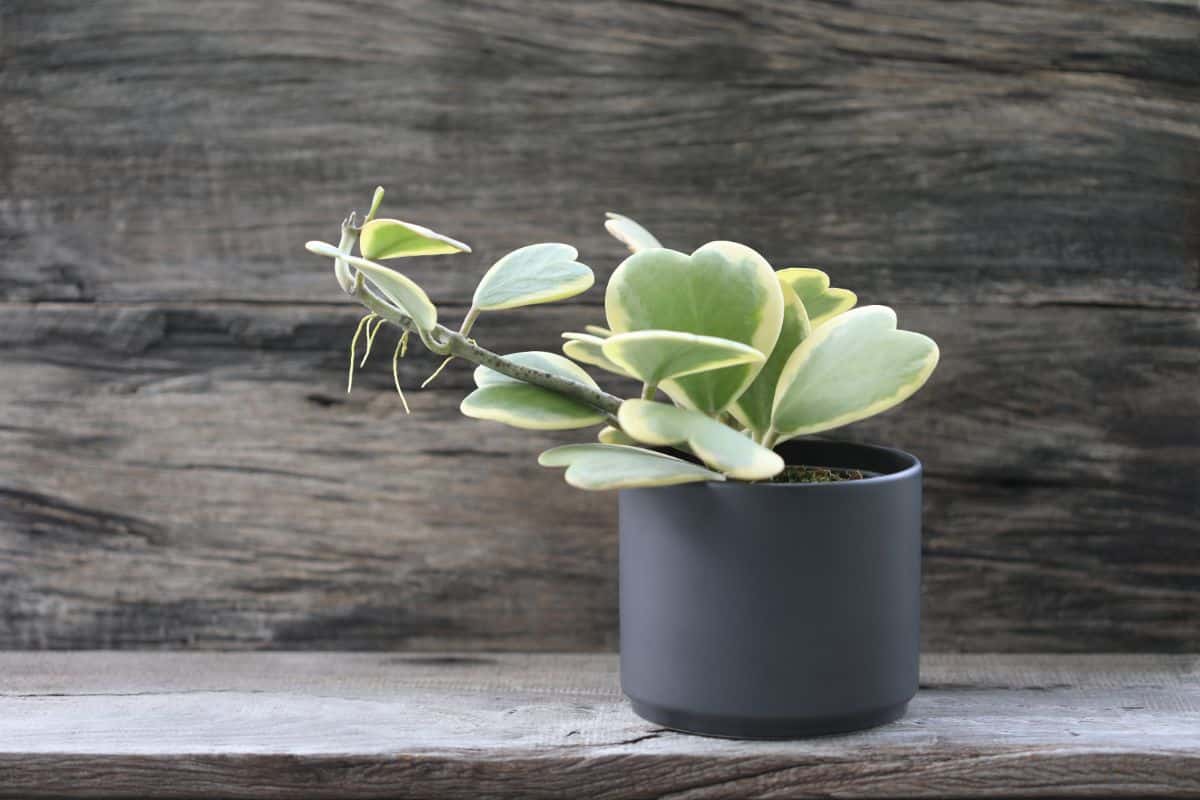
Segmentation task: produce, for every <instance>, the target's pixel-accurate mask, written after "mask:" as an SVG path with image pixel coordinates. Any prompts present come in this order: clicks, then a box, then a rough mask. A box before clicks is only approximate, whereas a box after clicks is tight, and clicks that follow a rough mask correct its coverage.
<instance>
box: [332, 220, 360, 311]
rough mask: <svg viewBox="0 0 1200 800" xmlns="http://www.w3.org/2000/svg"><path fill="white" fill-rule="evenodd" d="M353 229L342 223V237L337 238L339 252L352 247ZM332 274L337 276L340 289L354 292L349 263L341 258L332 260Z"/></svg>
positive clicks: (347, 250)
mask: <svg viewBox="0 0 1200 800" xmlns="http://www.w3.org/2000/svg"><path fill="white" fill-rule="evenodd" d="M354 235H355V234H354V231H353V230H352V229H351V228H350V226H349V225H347V224H345V223H343V224H342V238H341V239H339V240H338V246H337V249H338V250H339V251H340V252H344V253H348V252H350V249H351V248H352V247H354ZM333 275H334V277H335V278H337V282H338V286H341V287H342V291H343V292H345V293H346V294H353V293H354V275H353V274H352V273H351V272H350V265H349V264H347V263H346V262H345V261H343V260H342V259H341V258H335V259H334V260H333Z"/></svg>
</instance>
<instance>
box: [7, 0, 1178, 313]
mask: <svg viewBox="0 0 1200 800" xmlns="http://www.w3.org/2000/svg"><path fill="white" fill-rule="evenodd" d="M0 13H2V14H3V20H2V23H3V24H0V57H2V58H3V62H0V64H2V68H3V72H2V73H0V105H2V106H3V107H4V109H5V113H4V118H3V122H2V123H0V152H3V153H4V155H3V156H2V157H0V238H2V239H3V240H4V241H5V258H4V260H3V262H0V296H3V297H7V298H9V299H28V300H46V299H58V300H70V299H109V300H146V299H156V300H164V301H175V300H179V299H184V298H186V299H217V298H222V299H231V300H241V299H245V298H248V297H250V298H256V299H268V298H270V299H303V300H309V301H317V300H323V299H326V298H328V297H329V284H328V281H327V276H326V275H325V274H324V273H322V272H321V271H319V270H315V269H313V268H311V265H313V264H314V263H315V260H314V259H313V258H312V257H310V256H307V255H306V254H304V253H303V252H302V250H301V247H300V246H301V244H302V243H303V242H304V241H305V240H306V239H310V238H315V237H321V236H324V237H326V238H329V237H335V236H336V223H337V221H338V220H340V219H341V218H342V216H344V214H345V212H346V209H347V207H348V206H351V205H353V204H359V205H360V206H361V205H362V204H365V203H366V202H367V201H368V199H369V193H370V189H371V187H372V186H374V185H375V183H377V182H378V183H383V184H385V185H388V186H390V187H392V188H393V195H392V198H393V199H392V201H391V203H390V207H391V208H393V209H396V210H397V211H398V212H399V213H401V215H402V216H409V217H412V218H414V219H415V220H417V221H420V222H423V223H427V224H430V225H433V226H434V227H437V228H438V229H440V230H444V231H445V232H447V233H448V234H450V235H453V236H456V237H460V238H464V239H466V240H468V241H469V242H471V243H472V244H474V245H475V246H476V247H477V248H478V255H477V256H474V257H463V258H457V259H451V260H446V259H430V260H427V261H423V262H419V263H414V264H413V265H412V269H413V272H414V277H416V278H418V279H419V280H420V281H421V282H422V283H423V284H424V285H426V287H427V288H428V289H430V290H431V291H432V292H433V293H434V294H435V295H436V296H437V297H438V298H440V299H443V300H445V299H447V298H450V297H458V298H465V297H467V296H468V295H469V292H470V291H471V289H472V288H473V285H474V279H475V276H476V275H478V274H479V272H480V267H481V266H483V265H486V264H487V263H488V262H489V261H490V260H492V259H494V258H496V257H497V256H498V255H500V254H502V253H503V252H505V251H506V250H507V249H510V248H512V247H515V246H518V245H522V244H526V243H528V242H530V241H543V240H546V239H565V240H567V241H571V242H574V243H576V244H578V245H579V247H580V249H581V252H582V253H583V256H584V260H585V261H588V262H589V263H592V264H594V265H595V266H597V267H598V268H599V269H600V271H601V275H602V276H603V275H605V274H607V272H608V271H609V270H611V268H612V267H613V266H614V265H615V264H616V263H617V260H618V259H619V257H620V254H621V249H620V247H619V245H617V244H616V243H615V242H613V241H611V240H610V239H608V238H607V237H606V236H605V235H604V233H603V231H602V230H601V228H600V224H599V223H600V221H601V218H602V213H603V212H604V211H605V210H610V209H611V210H620V211H624V212H626V213H629V214H632V215H634V216H635V217H638V218H639V219H642V220H643V221H644V222H646V223H647V224H649V225H650V226H651V228H652V230H655V231H656V232H659V233H661V235H662V238H663V241H664V242H666V243H668V244H671V245H674V246H677V247H680V248H691V247H695V246H697V245H699V244H700V243H702V242H704V241H708V240H710V239H720V238H733V239H737V240H739V241H745V242H747V243H748V244H751V245H754V246H757V247H760V248H761V249H762V250H763V252H764V253H765V254H766V255H767V256H768V257H769V258H770V259H771V260H772V261H773V262H774V263H780V264H786V263H792V262H796V261H802V262H805V263H815V264H820V265H825V266H827V267H828V268H830V269H831V270H832V271H833V272H834V273H835V274H836V275H837V276H838V279H839V280H840V281H841V282H842V285H849V286H853V287H855V288H856V289H862V290H863V291H865V292H866V293H868V294H871V295H877V296H885V297H890V298H893V299H897V300H921V301H925V302H932V301H947V300H951V299H970V300H980V301H988V302H990V301H996V300H1027V299H1031V298H1032V299H1056V300H1060V301H1068V302H1106V303H1117V304H1126V303H1140V302H1144V303H1152V304H1168V305H1173V304H1180V303H1183V304H1188V305H1190V307H1192V308H1195V307H1196V306H1197V298H1196V294H1195V290H1196V289H1197V286H1198V280H1200V239H1198V238H1197V233H1196V230H1197V229H1198V228H1200V113H1198V112H1200V57H1198V56H1197V54H1196V46H1195V43H1196V41H1197V39H1200V11H1197V9H1196V8H1195V5H1194V4H1193V3H1171V2H1143V1H1142V0H1121V1H1120V2H1113V3H1097V2H1093V1H1091V0H1055V2H1051V3H1013V2H970V3H955V4H951V5H949V6H948V5H946V4H945V3H942V2H940V1H939V0H917V1H916V2H910V3H905V4H904V6H903V7H897V6H896V5H895V4H894V3H891V2H889V1H888V0H871V2H863V3H854V4H843V3H832V2H799V3H797V2H792V1H791V0H758V1H757V2H752V3H734V2H698V3H676V2H636V3H635V2H616V1H604V2H583V3H580V2H573V1H571V0H560V1H557V2H544V3H539V4H538V10H537V13H535V14H531V13H530V12H529V9H528V4H527V3H524V2H522V1H521V0H493V1H492V2H487V3H481V2H444V0H407V1H406V2H403V3H398V4H383V5H376V4H366V3H364V4H358V3H353V4H347V3H342V2H336V1H335V0H326V1H320V0H313V1H312V2H306V3H303V4H298V5H290V6H289V7H288V9H287V10H286V11H280V10H279V9H277V8H276V7H275V6H274V5H272V4H269V3H261V2H255V0H220V1H219V2H218V1H216V0H210V2H200V3H197V2H183V1H182V0H173V1H172V2H158V0H95V1H94V2H88V3H77V2H70V1H69V0H37V2H32V1H31V0H30V1H26V2H9V3H5V4H4V7H3V10H2V11H0ZM451 264H452V266H451ZM467 265H470V268H467Z"/></svg>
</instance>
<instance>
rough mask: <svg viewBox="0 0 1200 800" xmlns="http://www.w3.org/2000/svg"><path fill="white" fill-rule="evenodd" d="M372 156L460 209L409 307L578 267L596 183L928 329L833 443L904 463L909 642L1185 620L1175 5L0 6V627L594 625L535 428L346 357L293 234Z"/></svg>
mask: <svg viewBox="0 0 1200 800" xmlns="http://www.w3.org/2000/svg"><path fill="white" fill-rule="evenodd" d="M376 183H382V184H384V185H386V186H388V187H389V188H390V189H391V194H390V195H389V205H388V208H389V209H390V210H391V211H393V212H394V213H395V214H396V215H398V216H403V217H407V218H410V219H414V220H417V221H421V222H424V223H426V224H429V225H432V226H434V227H436V228H438V229H439V230H442V231H445V232H447V233H449V234H451V235H454V236H457V237H460V238H464V239H466V240H467V241H469V242H471V243H472V244H473V245H474V246H475V247H476V252H475V254H473V255H471V256H462V257H456V258H440V259H438V258H435V259H426V260H421V261H414V262H412V263H411V264H406V265H405V266H406V267H411V274H412V275H413V276H414V277H415V278H417V279H418V280H419V281H420V282H421V283H422V284H423V285H425V286H426V287H427V288H428V289H429V291H430V293H431V294H432V295H433V297H434V298H435V300H436V301H438V302H439V303H440V304H441V305H442V307H443V309H444V313H445V315H446V316H447V317H448V318H450V319H456V318H457V317H459V316H461V314H462V312H463V310H464V306H463V304H464V302H465V301H466V300H467V299H468V298H469V296H470V292H471V289H472V288H473V286H474V282H475V280H476V279H477V277H478V275H480V274H481V273H482V271H483V270H484V269H485V268H486V267H487V265H488V264H490V262H491V260H493V259H494V258H496V257H497V256H499V255H501V254H503V253H504V252H507V250H508V249H510V248H512V247H515V246H517V245H520V244H525V243H528V242H531V241H542V240H564V241H569V242H573V243H575V244H577V245H578V246H579V248H580V250H581V252H582V254H583V255H582V257H583V260H585V261H586V262H587V263H590V264H591V265H592V266H594V267H595V268H596V270H597V273H598V275H599V278H600V280H601V282H603V280H604V279H605V278H606V277H607V275H608V274H610V273H611V270H612V269H613V267H614V266H615V265H616V264H617V263H618V262H619V260H620V259H621V257H622V252H621V248H620V246H619V245H618V244H617V243H616V242H614V241H611V240H610V239H608V238H607V237H606V235H605V234H604V233H603V231H602V229H601V225H600V223H601V219H602V214H603V212H604V211H606V210H620V211H623V212H626V213H628V214H631V215H634V216H636V217H638V218H639V219H642V220H643V221H645V222H646V223H647V224H649V225H650V226H651V227H652V228H653V229H654V230H655V231H656V232H658V233H660V234H661V237H662V238H663V239H664V240H665V241H666V242H667V243H668V244H670V245H673V246H676V247H679V248H681V249H683V248H690V247H693V246H695V245H697V244H699V243H701V242H703V241H707V240H709V239H717V238H732V239H738V240H741V241H744V242H746V243H748V244H751V245H753V246H755V247H757V248H759V249H760V250H761V251H762V252H763V253H764V254H766V255H767V256H768V258H770V259H771V260H772V261H773V262H774V263H776V264H777V265H780V266H784V265H795V264H816V265H820V266H823V267H825V268H826V269H827V270H828V271H830V272H831V273H832V274H833V275H834V277H835V280H836V281H837V283H838V284H839V285H844V286H849V287H851V288H854V289H856V290H858V291H859V293H860V295H861V296H862V298H863V300H864V301H865V302H887V303H889V304H891V305H893V306H894V307H895V308H896V309H897V310H898V312H899V314H900V318H901V321H902V323H903V324H905V325H906V326H909V327H912V328H915V329H918V330H922V331H927V332H929V333H930V334H932V335H933V336H934V337H935V338H936V339H937V340H938V341H939V342H940V343H941V345H942V351H943V363H942V366H941V367H940V369H939V371H938V372H937V374H936V375H935V376H934V378H933V380H932V381H931V382H930V384H929V385H928V387H927V388H926V389H925V390H924V391H923V392H922V393H921V394H920V395H919V396H918V397H917V398H914V400H912V401H910V402H909V403H908V404H906V405H905V406H903V407H902V408H900V409H898V410H895V411H893V412H890V413H888V414H886V415H884V416H882V417H880V418H877V419H875V420H872V421H869V422H865V423H861V424H859V425H856V426H852V427H851V428H848V429H846V430H845V431H844V432H843V433H842V435H845V436H848V437H852V438H857V439H865V440H873V441H878V442H885V443H892V444H895V445H898V446H901V447H905V448H909V449H911V450H913V451H915V452H917V453H919V454H920V455H921V456H922V457H923V459H924V460H925V462H926V465H927V469H928V481H927V488H926V493H927V507H926V520H927V525H926V546H925V575H926V577H925V588H924V594H925V605H924V638H925V644H926V646H927V647H928V648H930V649H939V650H974V651H984V650H1000V651H1005V650H1008V651H1013V650H1044V651H1081V650H1135V649H1145V650H1157V651H1182V650H1195V648H1196V644H1197V628H1196V624H1197V623H1196V620H1197V619H1198V618H1200V521H1198V520H1200V500H1198V485H1200V480H1198V479H1200V467H1198V462H1200V421H1198V420H1200V324H1198V313H1197V312H1198V311H1200V11H1198V10H1197V7H1196V5H1195V3H1194V2H1192V1H1191V0H1187V1H1186V2H1145V1H1143V0H1114V2H1086V1H1085V0H1050V1H1049V2H1028V3H1016V2H962V3H945V2H942V1H941V0H910V1H909V2H905V3H895V2H892V1H891V0H860V1H859V2H832V0H830V1H829V2H815V1H809V0H804V1H800V0H759V1H758V2H734V0H688V2H675V1H674V0H672V1H670V2H668V1H667V0H644V1H642V2H631V1H622V2H565V1H564V2H537V3H530V2H522V0H487V2H459V1H451V0H428V1H427V2H422V1H421V0H407V1H406V2H395V3H364V2H330V1H329V0H307V1H306V2H303V3H286V4H282V3H268V2H265V0H259V1H258V2H255V1H254V0H203V1H201V0H189V2H183V1H182V0H89V2H86V3H81V2H74V1H73V0H8V2H3V3H0V354H2V355H0V358H2V359H3V360H2V364H0V647H4V648H74V647H89V648H90V647H116V648H133V647H160V646H161V647H169V648H176V647H178V648H189V647H191V648H213V647H221V648H247V649H249V648H329V649H335V648H364V649H391V648H411V649H443V648H460V649H533V650H588V649H597V648H610V647H613V646H615V631H616V613H615V599H616V598H615V595H616V580H615V564H616V544H615V531H614V522H615V501H616V498H615V497H614V496H613V495H588V494H584V493H580V492H576V491H572V490H568V489H567V488H565V487H564V486H563V484H562V483H561V477H560V476H559V475H558V474H557V473H551V472H547V471H544V470H541V469H540V468H538V467H537V466H536V464H535V462H534V456H535V454H536V453H537V452H538V451H539V450H540V449H542V448H544V447H546V446H547V445H550V444H553V443H557V442H562V441H568V440H570V439H572V438H573V437H572V436H570V435H534V434H527V433H520V432H514V431H510V430H507V429H504V428H501V427H498V426H493V425H488V424H484V423H479V422H475V421H470V420H465V419H463V418H461V417H460V416H459V415H458V414H457V410H456V409H457V403H458V400H459V398H460V397H461V396H462V394H463V391H464V388H465V386H466V384H467V381H468V377H467V373H466V371H465V370H463V369H457V370H451V371H450V373H449V374H447V375H446V376H444V379H443V380H441V381H440V382H439V383H438V384H437V385H436V388H434V389H432V390H430V391H426V392H423V393H416V392H413V393H411V399H412V405H413V411H414V413H413V415H412V416H411V417H405V416H404V414H403V413H402V411H401V410H400V406H399V404H398V402H397V400H396V397H395V395H394V394H393V393H392V392H391V391H390V388H389V386H390V375H389V374H388V370H387V367H386V365H385V364H384V361H385V360H386V359H381V360H380V361H378V362H377V363H375V364H374V366H371V367H368V369H367V370H366V371H365V372H364V373H363V374H362V375H361V377H360V379H359V382H358V388H357V389H356V391H355V393H354V394H353V395H352V396H351V397H349V398H347V397H346V396H345V395H344V393H343V382H344V377H345V376H344V368H345V363H346V362H345V359H346V355H345V346H346V344H347V340H348V337H349V335H350V333H351V332H352V330H353V327H354V324H355V321H356V318H357V314H356V312H355V309H354V308H353V307H351V306H350V305H349V304H348V303H347V302H343V300H342V299H341V298H340V297H339V293H338V291H337V288H336V286H335V285H334V283H333V279H332V275H331V274H330V273H329V270H328V268H327V266H326V264H325V263H323V262H322V261H320V260H318V259H315V258H313V257H310V256H308V255H307V254H306V253H304V252H303V250H302V249H301V245H302V243H303V242H304V240H306V239H309V238H315V237H323V238H332V237H334V236H335V235H336V223H337V221H338V220H339V219H340V218H341V217H342V216H343V215H344V214H345V213H346V211H347V210H348V209H349V208H351V207H354V206H358V207H359V208H360V209H361V208H362V206H363V205H364V204H365V202H366V201H367V198H368V197H369V193H370V190H371V188H372V187H373V186H374V185H375V184H376ZM601 297H602V293H601V292H600V291H598V290H597V291H593V292H592V293H590V294H589V295H587V296H586V297H584V298H581V299H579V300H578V301H574V302H571V303H566V304H562V305H560V306H554V307H543V308H542V309H541V310H537V311H536V312H514V313H512V314H509V315H495V316H493V317H490V318H487V319H485V321H484V322H483V323H481V325H480V326H479V327H478V328H477V332H478V336H479V338H480V340H481V341H483V342H484V343H485V344H488V345H490V346H492V347H493V348H495V349H499V350H501V351H513V350H519V349H531V348H553V347H555V346H556V340H557V334H558V332H559V331H561V330H564V329H577V328H578V327H579V326H580V325H581V324H583V323H584V322H591V321H599V320H600V319H601V309H600V307H599V302H600V298H601ZM389 346H390V343H389ZM433 364H434V362H433V361H432V360H431V359H429V358H428V357H426V356H424V355H418V356H416V357H411V358H410V359H409V360H408V361H406V362H404V367H403V372H402V377H403V379H404V381H405V382H406V384H407V385H409V386H413V387H415V384H417V383H419V381H420V379H421V378H423V377H424V375H425V374H427V372H428V370H430V369H431V368H432V366H433Z"/></svg>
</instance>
